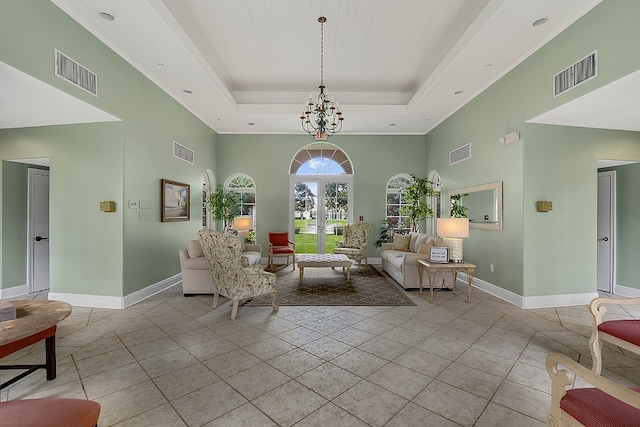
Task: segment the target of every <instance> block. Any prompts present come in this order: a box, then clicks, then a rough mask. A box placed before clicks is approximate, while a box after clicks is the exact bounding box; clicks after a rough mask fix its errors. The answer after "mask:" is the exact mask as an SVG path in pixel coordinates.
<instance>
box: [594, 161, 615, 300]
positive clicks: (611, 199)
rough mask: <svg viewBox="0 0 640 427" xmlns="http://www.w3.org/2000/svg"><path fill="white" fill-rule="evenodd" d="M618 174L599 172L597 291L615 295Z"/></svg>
mask: <svg viewBox="0 0 640 427" xmlns="http://www.w3.org/2000/svg"><path fill="white" fill-rule="evenodd" d="M615 187H616V172H615V171H607V172H598V220H597V221H598V222H597V234H598V235H597V238H598V241H597V259H598V260H597V263H598V266H597V270H598V271H597V289H598V291H603V292H609V293H613V285H614V283H615V282H614V273H615V268H614V266H615V218H616V215H615V214H616V212H615V211H616V201H615V194H616V191H615V189H616V188H615Z"/></svg>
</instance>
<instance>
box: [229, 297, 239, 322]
mask: <svg viewBox="0 0 640 427" xmlns="http://www.w3.org/2000/svg"><path fill="white" fill-rule="evenodd" d="M238 302H239V301H238V300H237V299H234V300H233V308H232V309H231V320H235V319H236V314H238Z"/></svg>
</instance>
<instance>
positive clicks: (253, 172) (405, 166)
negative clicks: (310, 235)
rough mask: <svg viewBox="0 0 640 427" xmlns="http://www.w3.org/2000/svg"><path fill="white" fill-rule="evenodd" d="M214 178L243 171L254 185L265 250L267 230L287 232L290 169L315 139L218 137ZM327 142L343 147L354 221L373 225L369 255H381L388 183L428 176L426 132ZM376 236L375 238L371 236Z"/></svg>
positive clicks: (258, 232)
mask: <svg viewBox="0 0 640 427" xmlns="http://www.w3.org/2000/svg"><path fill="white" fill-rule="evenodd" d="M218 140H219V144H218V158H219V159H220V162H219V163H218V165H217V174H216V178H217V181H218V183H220V184H223V183H224V181H225V180H226V179H227V178H228V177H229V176H230V175H232V174H234V173H245V174H247V175H249V176H251V177H252V178H253V180H254V181H255V183H256V200H257V208H256V210H257V218H256V221H257V222H256V228H257V230H256V237H257V242H258V243H261V244H262V249H263V251H262V252H263V255H266V251H267V248H266V247H267V232H269V231H275V230H287V228H288V225H289V223H288V221H289V168H290V166H291V161H292V160H293V158H294V157H295V155H296V153H297V152H298V151H299V150H300V149H302V148H303V147H305V146H306V145H308V144H312V143H314V142H315V141H314V139H313V138H312V137H311V136H308V135H305V134H300V135H219V136H218ZM328 142H329V143H331V144H334V145H336V146H337V147H338V148H340V149H342V150H343V151H344V152H345V153H346V154H347V156H349V159H350V160H351V163H352V165H353V170H354V182H353V186H354V188H353V191H354V193H353V194H354V204H353V206H354V212H353V219H354V221H358V218H359V216H360V215H362V216H363V217H364V222H367V223H369V224H371V236H370V239H369V256H371V257H378V256H380V251H379V250H378V249H377V248H376V247H375V246H374V244H373V243H374V242H375V240H376V238H377V235H378V232H379V231H378V230H379V228H380V225H381V222H382V220H383V219H384V218H385V209H386V198H385V197H386V193H385V189H386V185H387V181H388V180H389V178H391V177H392V176H393V175H395V174H398V173H408V174H412V173H413V174H416V175H418V176H426V173H427V171H426V169H425V163H424V158H425V144H424V136H420V135H416V136H398V135H395V136H379V135H378V136H344V135H334V136H332V137H331V138H329V140H328ZM372 237H373V238H372Z"/></svg>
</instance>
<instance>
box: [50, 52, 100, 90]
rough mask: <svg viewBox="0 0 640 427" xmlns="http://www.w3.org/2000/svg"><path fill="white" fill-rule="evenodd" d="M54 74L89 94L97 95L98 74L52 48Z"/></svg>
mask: <svg viewBox="0 0 640 427" xmlns="http://www.w3.org/2000/svg"><path fill="white" fill-rule="evenodd" d="M54 56H55V72H56V76H58V77H60V78H61V79H63V80H66V81H68V82H69V83H71V84H72V85H74V86H77V87H79V88H80V89H83V90H85V91H87V92H89V93H90V94H91V95H94V96H98V76H97V75H96V73H94V72H92V71H90V70H89V69H87V68H86V67H84V66H82V65H80V64H78V63H77V62H76V61H74V60H73V59H71V58H69V57H68V56H67V55H65V54H64V53H62V52H60V51H59V50H58V49H54Z"/></svg>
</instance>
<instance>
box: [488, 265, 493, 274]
mask: <svg viewBox="0 0 640 427" xmlns="http://www.w3.org/2000/svg"><path fill="white" fill-rule="evenodd" d="M489 271H490V272H492V273H493V264H489Z"/></svg>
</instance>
